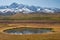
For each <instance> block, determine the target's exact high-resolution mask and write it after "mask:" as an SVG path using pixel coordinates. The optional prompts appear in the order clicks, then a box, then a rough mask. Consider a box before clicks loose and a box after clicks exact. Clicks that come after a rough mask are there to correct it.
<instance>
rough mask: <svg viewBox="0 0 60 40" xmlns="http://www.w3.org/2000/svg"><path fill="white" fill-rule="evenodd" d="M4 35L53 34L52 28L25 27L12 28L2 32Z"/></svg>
mask: <svg viewBox="0 0 60 40" xmlns="http://www.w3.org/2000/svg"><path fill="white" fill-rule="evenodd" d="M4 32H5V33H10V34H20V35H22V34H41V33H48V32H53V29H52V28H27V27H22V28H12V29H6V30H4Z"/></svg>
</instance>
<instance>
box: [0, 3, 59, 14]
mask: <svg viewBox="0 0 60 40" xmlns="http://www.w3.org/2000/svg"><path fill="white" fill-rule="evenodd" d="M17 12H22V13H31V12H44V13H60V9H59V8H43V7H39V6H28V5H23V4H17V3H12V4H11V5H9V6H8V5H7V6H0V14H9V13H10V14H14V13H17Z"/></svg>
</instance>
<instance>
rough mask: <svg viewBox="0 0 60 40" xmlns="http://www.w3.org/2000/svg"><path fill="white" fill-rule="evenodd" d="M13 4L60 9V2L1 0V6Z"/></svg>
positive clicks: (57, 0)
mask: <svg viewBox="0 0 60 40" xmlns="http://www.w3.org/2000/svg"><path fill="white" fill-rule="evenodd" d="M13 2H16V3H19V4H25V5H35V6H41V7H56V8H60V0H0V6H1V5H10V4H11V3H13Z"/></svg>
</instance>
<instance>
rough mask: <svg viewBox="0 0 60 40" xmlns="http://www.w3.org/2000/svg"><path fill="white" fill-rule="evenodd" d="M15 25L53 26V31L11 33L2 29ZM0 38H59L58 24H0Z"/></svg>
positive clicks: (59, 39)
mask: <svg viewBox="0 0 60 40" xmlns="http://www.w3.org/2000/svg"><path fill="white" fill-rule="evenodd" d="M16 27H35V28H36V27H38V28H53V29H54V31H56V32H53V33H45V34H33V35H12V34H6V33H3V32H2V31H3V30H5V29H10V28H16ZM0 40H60V24H42V23H17V24H14V23H13V24H0Z"/></svg>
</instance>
